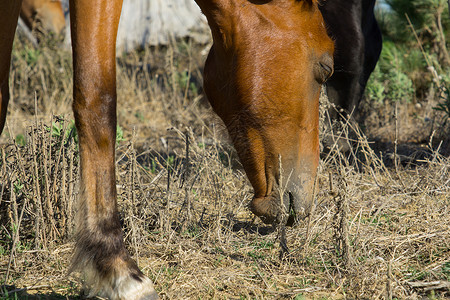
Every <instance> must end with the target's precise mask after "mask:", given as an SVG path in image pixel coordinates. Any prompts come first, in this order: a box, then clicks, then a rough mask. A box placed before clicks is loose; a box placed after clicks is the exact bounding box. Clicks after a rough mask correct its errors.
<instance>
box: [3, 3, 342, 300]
mask: <svg viewBox="0 0 450 300" xmlns="http://www.w3.org/2000/svg"><path fill="white" fill-rule="evenodd" d="M196 2H197V4H198V5H199V6H200V8H201V9H202V11H203V13H204V14H205V15H206V17H207V20H208V24H209V26H210V28H211V31H212V36H213V42H214V43H213V46H212V48H211V51H210V53H209V55H208V58H207V61H206V64H205V69H204V89H205V92H206V95H207V98H208V99H209V101H210V103H211V105H212V107H213V109H214V111H215V112H216V113H217V114H218V115H219V116H220V117H221V119H222V120H223V121H224V123H225V125H226V127H227V129H228V131H229V134H230V136H231V139H232V141H233V143H234V146H235V148H236V150H237V152H238V155H239V158H240V160H241V162H242V164H243V166H244V169H245V171H246V174H247V176H248V178H249V179H250V182H251V184H252V186H253V188H254V192H255V195H254V198H253V200H252V201H251V204H250V207H251V210H252V211H253V212H254V213H255V214H256V215H258V216H260V217H261V218H262V219H263V220H264V221H265V222H277V223H280V222H285V220H286V215H287V214H288V212H291V215H292V213H297V215H304V214H307V213H308V212H309V210H310V208H311V206H312V203H313V194H314V185H315V181H316V180H315V177H316V170H317V166H318V162H319V124H318V123H319V94H320V90H321V86H322V84H323V83H324V82H325V81H326V80H327V78H328V77H330V76H331V74H332V72H333V51H334V44H333V41H332V40H331V39H330V38H329V37H328V34H327V31H326V28H325V25H324V21H323V18H322V14H321V13H320V11H319V8H318V3H317V0H196ZM20 6H21V1H17V0H16V1H10V0H7V1H0V40H1V43H0V87H1V90H0V100H1V101H0V116H1V118H0V130H1V129H3V126H4V124H5V117H6V106H7V104H8V100H9V92H8V73H9V65H10V58H11V48H12V42H13V37H14V31H15V27H16V24H17V17H18V15H19V11H20ZM121 7H122V1H121V0H115V1H107V0H73V1H70V14H71V18H70V20H71V33H72V52H73V68H74V72H73V73H74V79H73V82H74V87H73V97H74V100H73V111H74V116H75V124H76V128H77V131H78V137H79V151H80V168H81V169H80V177H81V179H80V194H79V204H78V219H77V221H76V223H77V235H76V244H75V254H74V260H73V264H74V266H73V268H74V269H78V270H81V271H83V272H84V273H85V278H86V282H87V284H88V285H89V287H90V289H91V293H92V294H100V295H102V296H104V297H108V298H110V299H154V298H157V295H156V292H155V290H154V288H153V284H152V282H151V281H150V279H148V278H147V277H145V276H144V274H143V273H142V272H141V271H140V270H139V268H138V267H137V265H136V263H135V262H134V261H133V260H132V259H131V257H130V255H129V253H128V252H127V250H126V248H125V246H124V242H123V234H122V228H121V225H120V220H119V214H118V211H117V201H116V198H117V192H116V178H115V167H114V165H115V164H114V156H115V155H114V154H115V149H114V146H115V137H116V132H115V131H116V64H115V57H116V56H115V40H116V34H117V28H118V24H119V17H120V11H121ZM280 191H281V192H280ZM283 191H284V192H283Z"/></svg>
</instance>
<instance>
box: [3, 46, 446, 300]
mask: <svg viewBox="0 0 450 300" xmlns="http://www.w3.org/2000/svg"><path fill="white" fill-rule="evenodd" d="M50 46H51V45H50ZM205 47H206V45H203V46H199V45H192V44H190V43H189V42H179V43H176V44H174V45H171V46H169V47H164V48H158V49H145V50H141V51H135V52H133V53H131V54H127V55H124V56H122V57H119V59H118V107H119V109H118V122H119V127H118V144H117V175H118V176H117V178H118V182H117V188H118V193H119V206H120V212H121V220H122V222H123V225H124V231H125V239H126V243H127V246H128V249H129V251H130V253H132V255H133V257H134V258H135V259H136V261H137V262H138V265H139V266H140V267H141V269H142V271H143V272H144V273H145V274H147V275H148V276H149V277H150V278H151V279H152V280H153V281H154V283H155V285H156V289H157V291H158V292H159V295H160V297H161V298H162V299H395V298H397V299H423V298H428V299H446V298H450V292H449V290H450V283H449V282H450V205H449V204H450V176H449V168H450V161H449V158H448V148H446V147H448V131H445V130H446V129H445V128H441V127H439V124H440V123H439V120H440V119H439V118H440V117H441V116H439V115H435V111H433V110H432V109H431V108H432V106H433V103H432V102H426V103H422V104H421V105H422V107H419V106H417V105H415V104H406V102H405V104H399V105H397V108H396V109H395V107H371V106H370V101H367V100H366V102H364V103H363V104H362V108H361V114H362V115H363V117H362V118H361V119H362V121H361V124H362V125H363V127H364V130H363V131H362V130H360V129H359V128H356V127H355V126H354V125H351V126H349V127H347V128H346V130H345V131H344V133H343V134H344V135H349V136H351V137H352V139H354V140H355V142H354V150H353V151H351V152H350V153H348V154H345V155H344V154H342V153H340V152H338V151H336V149H335V148H333V149H331V151H328V152H325V151H324V153H323V155H322V160H321V162H320V170H319V178H318V180H319V187H320V188H319V191H318V193H317V197H316V203H317V204H316V209H315V211H314V213H313V214H312V216H311V218H309V219H307V220H303V221H301V222H300V223H299V224H297V225H296V226H294V227H293V228H288V229H287V232H286V233H287V240H288V245H289V248H290V254H289V255H288V256H286V257H284V258H283V259H280V257H279V253H280V247H279V242H278V230H277V229H276V228H273V227H272V226H267V225H264V224H263V223H262V222H261V221H260V220H259V219H257V218H255V217H254V216H253V215H252V214H251V213H250V211H249V210H248V208H247V205H248V202H249V201H250V200H251V197H252V188H251V186H250V184H249V182H248V180H247V179H246V177H245V174H244V172H243V170H242V167H241V165H240V163H239V162H238V160H237V158H236V154H235V152H234V150H233V148H232V147H231V146H230V144H229V142H228V141H227V138H226V133H225V130H224V128H223V126H222V125H221V123H220V121H219V120H218V119H217V117H215V116H214V115H213V114H212V113H211V110H210V108H209V106H208V105H207V104H206V102H205V99H204V97H203V96H202V94H201V81H202V79H201V68H202V64H203V61H204V59H205V53H206V52H207V51H206V50H205ZM54 49H55V48H54V47H44V48H40V49H34V48H32V46H31V45H29V44H28V43H26V42H24V41H18V40H17V41H16V43H15V52H14V55H13V56H14V58H13V66H12V74H11V78H12V80H11V84H10V86H11V90H12V99H13V100H12V101H11V102H12V103H11V104H10V107H9V116H8V124H7V128H6V129H5V132H4V133H3V135H2V136H1V137H0V143H1V148H0V178H2V180H1V182H0V195H1V197H0V283H1V284H2V290H1V291H0V295H1V296H0V297H2V299H80V289H81V288H82V279H83V278H82V277H81V275H80V274H76V273H75V274H70V275H69V274H67V270H68V267H69V265H70V257H71V252H72V247H73V239H72V234H73V228H74V224H73V216H74V214H75V213H76V211H75V207H76V205H75V203H76V198H77V184H78V183H77V182H78V157H77V155H78V152H77V145H76V133H75V132H74V130H73V117H72V115H71V93H72V89H71V87H72V79H71V60H70V53H69V52H68V51H65V50H61V49H58V50H54ZM206 49H207V48H206ZM322 101H323V102H324V103H323V106H322V117H323V118H322V119H323V122H326V118H325V116H326V113H325V107H326V105H327V104H326V99H322ZM395 111H396V112H397V113H395ZM396 117H397V118H396ZM395 119H397V121H395ZM349 132H350V133H349ZM363 132H364V133H363ZM325 134H326V133H325V132H322V135H325Z"/></svg>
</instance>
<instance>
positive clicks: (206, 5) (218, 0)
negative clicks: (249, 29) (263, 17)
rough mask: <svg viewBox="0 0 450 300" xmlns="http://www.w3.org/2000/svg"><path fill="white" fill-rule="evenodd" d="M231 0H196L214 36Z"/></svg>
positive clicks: (229, 9) (227, 13)
mask: <svg viewBox="0 0 450 300" xmlns="http://www.w3.org/2000/svg"><path fill="white" fill-rule="evenodd" d="M0 1H3V0H0ZM231 1H234V0H195V2H196V3H197V5H198V6H199V7H200V9H201V10H202V12H203V14H204V15H205V16H206V19H207V20H208V24H209V27H210V28H211V31H212V34H213V37H214V35H216V34H217V33H218V32H219V31H220V27H221V26H222V25H223V23H224V20H226V19H227V16H229V14H230V13H231V11H232V5H233V4H232V3H231ZM225 23H226V22H225Z"/></svg>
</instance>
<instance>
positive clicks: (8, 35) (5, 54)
mask: <svg viewBox="0 0 450 300" xmlns="http://www.w3.org/2000/svg"><path fill="white" fill-rule="evenodd" d="M21 4H22V1H0V134H1V133H2V131H3V127H4V126H5V121H6V110H7V107H8V102H9V88H8V78H9V66H10V64H11V51H12V44H13V40H14V33H15V32H16V27H17V19H18V17H19V12H20V6H21Z"/></svg>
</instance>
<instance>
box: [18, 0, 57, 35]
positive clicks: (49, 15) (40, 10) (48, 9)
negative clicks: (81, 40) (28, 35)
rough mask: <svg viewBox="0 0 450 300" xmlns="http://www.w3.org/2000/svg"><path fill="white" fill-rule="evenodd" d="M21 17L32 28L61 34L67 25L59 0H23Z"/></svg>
mask: <svg viewBox="0 0 450 300" xmlns="http://www.w3.org/2000/svg"><path fill="white" fill-rule="evenodd" d="M20 17H21V18H22V20H23V21H24V23H25V25H27V27H28V29H30V30H34V29H37V30H39V31H43V32H53V33H56V34H60V33H62V31H63V30H64V28H65V26H66V21H65V18H64V11H63V8H62V6H61V1H59V0H58V1H55V0H22V8H21V10H20Z"/></svg>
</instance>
